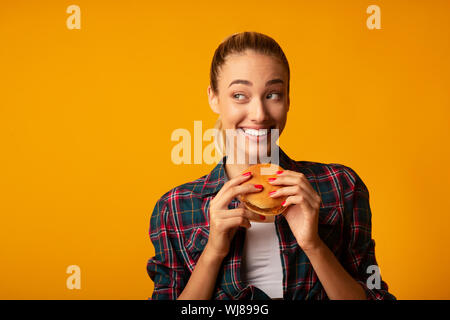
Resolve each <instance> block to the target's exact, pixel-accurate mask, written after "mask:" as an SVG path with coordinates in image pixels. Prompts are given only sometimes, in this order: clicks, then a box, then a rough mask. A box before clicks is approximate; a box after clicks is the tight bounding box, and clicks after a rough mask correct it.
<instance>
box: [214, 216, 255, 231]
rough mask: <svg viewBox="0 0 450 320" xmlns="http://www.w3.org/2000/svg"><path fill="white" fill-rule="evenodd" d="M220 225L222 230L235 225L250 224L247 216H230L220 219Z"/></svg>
mask: <svg viewBox="0 0 450 320" xmlns="http://www.w3.org/2000/svg"><path fill="white" fill-rule="evenodd" d="M221 227H222V228H223V230H230V229H232V228H236V227H244V228H250V227H251V224H250V221H249V220H248V219H247V218H244V217H232V218H227V219H222V220H221Z"/></svg>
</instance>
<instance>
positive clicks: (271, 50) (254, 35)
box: [209, 31, 290, 155]
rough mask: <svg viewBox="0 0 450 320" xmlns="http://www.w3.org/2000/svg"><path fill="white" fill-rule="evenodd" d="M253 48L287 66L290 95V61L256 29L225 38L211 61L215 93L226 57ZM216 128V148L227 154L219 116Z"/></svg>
mask: <svg viewBox="0 0 450 320" xmlns="http://www.w3.org/2000/svg"><path fill="white" fill-rule="evenodd" d="M248 49H251V50H254V51H255V52H257V53H260V54H264V55H269V56H271V57H274V58H276V59H279V60H280V62H281V63H282V64H283V65H284V66H285V68H286V70H287V74H288V82H287V94H288V96H289V84H290V68H289V62H288V60H287V58H286V55H285V54H284V52H283V50H282V49H281V47H280V45H279V44H278V43H277V42H276V41H275V40H274V39H272V38H271V37H269V36H267V35H265V34H262V33H259V32H254V31H244V32H240V33H234V34H232V35H230V36H228V37H227V38H225V40H223V41H222V42H221V43H220V44H219V46H218V47H217V49H216V51H215V52H214V56H213V59H212V62H211V69H210V74H209V76H210V85H211V89H212V90H213V92H214V93H215V94H218V93H219V89H218V85H217V79H218V77H219V73H220V68H221V67H222V65H223V64H224V63H225V62H226V58H227V56H228V55H230V54H236V53H243V52H245V51H246V50H248ZM214 128H215V129H217V130H216V136H215V146H216V150H217V151H218V152H220V153H221V154H222V155H225V135H224V132H223V131H224V130H223V128H222V119H221V117H220V116H219V117H218V119H217V121H216V123H215V125H214Z"/></svg>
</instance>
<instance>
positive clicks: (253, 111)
mask: <svg viewBox="0 0 450 320" xmlns="http://www.w3.org/2000/svg"><path fill="white" fill-rule="evenodd" d="M248 115H249V118H250V120H251V121H253V122H256V123H263V122H265V121H267V120H268V119H269V114H268V113H267V110H266V107H265V105H264V103H263V102H262V101H261V99H255V101H254V102H253V103H252V104H251V105H250V106H249V111H248Z"/></svg>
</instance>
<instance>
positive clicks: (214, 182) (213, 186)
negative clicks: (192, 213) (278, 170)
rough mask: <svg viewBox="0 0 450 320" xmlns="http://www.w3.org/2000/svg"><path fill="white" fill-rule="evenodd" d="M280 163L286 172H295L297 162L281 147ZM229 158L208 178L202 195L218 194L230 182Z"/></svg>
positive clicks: (218, 165) (220, 162) (220, 163)
mask: <svg viewBox="0 0 450 320" xmlns="http://www.w3.org/2000/svg"><path fill="white" fill-rule="evenodd" d="M279 151H280V153H279V155H280V158H279V161H280V166H281V167H282V168H283V169H286V170H293V169H294V168H295V161H294V160H292V159H291V158H289V156H288V155H287V154H286V153H285V152H284V151H283V150H282V149H281V147H279ZM226 160H227V156H224V157H223V158H222V159H221V160H220V161H219V163H218V164H217V165H216V166H215V167H214V169H213V170H212V171H211V172H210V173H209V174H208V175H207V176H206V179H205V183H204V184H203V188H202V191H201V193H202V195H203V196H208V195H212V194H216V193H217V192H219V190H220V189H221V188H222V186H223V185H224V183H225V181H227V180H228V177H227V174H226V172H225V164H226Z"/></svg>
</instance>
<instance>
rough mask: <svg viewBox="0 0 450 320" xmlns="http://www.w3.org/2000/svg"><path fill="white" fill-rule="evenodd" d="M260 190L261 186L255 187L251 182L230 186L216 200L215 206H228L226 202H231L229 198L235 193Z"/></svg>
mask: <svg viewBox="0 0 450 320" xmlns="http://www.w3.org/2000/svg"><path fill="white" fill-rule="evenodd" d="M261 190H262V186H260V187H257V185H255V184H251V183H247V184H241V185H237V186H232V187H230V188H228V189H227V190H226V191H224V192H223V193H222V195H221V196H220V197H219V198H218V199H217V200H216V206H217V208H223V209H226V208H228V204H229V203H230V202H231V200H233V199H234V198H235V197H236V196H237V195H242V194H247V193H253V192H260V191H261ZM218 195H219V194H217V196H218ZM217 196H216V197H217Z"/></svg>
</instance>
